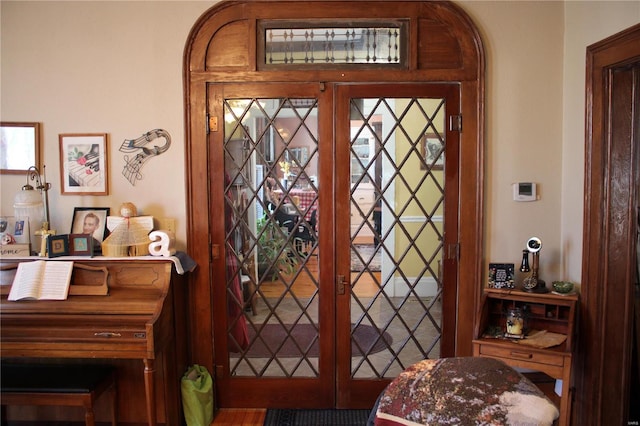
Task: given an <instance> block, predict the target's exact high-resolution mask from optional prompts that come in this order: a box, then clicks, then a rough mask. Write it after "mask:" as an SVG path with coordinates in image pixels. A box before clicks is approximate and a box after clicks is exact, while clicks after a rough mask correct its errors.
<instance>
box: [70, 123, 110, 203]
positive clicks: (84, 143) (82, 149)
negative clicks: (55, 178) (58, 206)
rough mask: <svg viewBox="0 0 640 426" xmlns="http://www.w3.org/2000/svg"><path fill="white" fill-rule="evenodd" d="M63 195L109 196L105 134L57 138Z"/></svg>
mask: <svg viewBox="0 0 640 426" xmlns="http://www.w3.org/2000/svg"><path fill="white" fill-rule="evenodd" d="M59 141H60V188H61V193H62V194H63V195H70V194H72V195H109V174H108V166H109V162H108V161H107V160H108V159H107V153H108V152H109V146H108V140H107V134H106V133H78V134H71V133H67V134H60V135H59Z"/></svg>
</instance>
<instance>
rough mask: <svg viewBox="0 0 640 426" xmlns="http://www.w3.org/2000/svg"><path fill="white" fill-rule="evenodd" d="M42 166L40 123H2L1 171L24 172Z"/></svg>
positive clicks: (0, 130)
mask: <svg viewBox="0 0 640 426" xmlns="http://www.w3.org/2000/svg"><path fill="white" fill-rule="evenodd" d="M31 166H36V167H38V168H39V167H40V123H9V122H4V121H3V122H2V123H1V124H0V173H1V174H23V173H26V171H27V170H29V167H31Z"/></svg>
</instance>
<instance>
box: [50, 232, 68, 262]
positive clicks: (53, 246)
mask: <svg viewBox="0 0 640 426" xmlns="http://www.w3.org/2000/svg"><path fill="white" fill-rule="evenodd" d="M68 255H69V236H68V235H49V236H48V237H47V256H48V257H58V256H68Z"/></svg>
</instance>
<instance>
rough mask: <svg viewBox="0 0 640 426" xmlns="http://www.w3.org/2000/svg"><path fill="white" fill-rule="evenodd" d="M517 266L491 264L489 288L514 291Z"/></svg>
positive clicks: (511, 264)
mask: <svg viewBox="0 0 640 426" xmlns="http://www.w3.org/2000/svg"><path fill="white" fill-rule="evenodd" d="M514 272H515V265H514V264H513V263H489V276H488V287H489V288H507V289H514V288H516V285H515V280H514V279H515V273H514Z"/></svg>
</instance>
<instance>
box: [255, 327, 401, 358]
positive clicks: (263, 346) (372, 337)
mask: <svg viewBox="0 0 640 426" xmlns="http://www.w3.org/2000/svg"><path fill="white" fill-rule="evenodd" d="M285 327H286V329H287V330H290V329H291V327H292V326H291V325H289V324H285V325H284V326H282V325H280V324H267V325H265V326H264V328H263V329H262V331H261V333H260V338H256V333H255V331H254V330H253V327H251V326H249V342H251V343H252V344H251V347H250V348H249V349H248V351H247V353H246V356H247V357H248V358H271V357H272V356H273V355H272V353H273V352H275V351H276V350H277V349H278V347H279V346H280V345H281V344H282V342H283V341H285V338H286V341H285V343H284V344H282V347H281V348H280V349H279V350H278V353H277V355H278V357H279V358H297V357H300V356H301V355H302V352H306V354H307V355H306V356H307V357H317V356H318V355H319V345H318V340H317V326H314V325H312V324H296V325H295V326H293V329H292V330H291V332H290V336H288V337H287V331H286V330H285ZM352 327H353V326H352ZM313 339H316V340H315V342H313V344H312V341H313ZM353 340H355V341H354V342H351V355H352V356H360V355H362V353H363V352H364V353H368V354H374V353H376V352H380V351H382V350H384V349H387V347H389V346H391V344H392V343H393V338H392V337H391V335H390V334H389V333H386V332H385V333H383V335H382V337H381V338H380V333H379V332H378V331H376V329H375V328H374V327H372V326H370V325H359V326H358V327H357V328H356V330H355V332H354V334H353ZM356 343H357V344H356ZM309 345H311V347H310V348H309V350H308V351H307V348H308V347H309ZM299 348H300V349H299ZM361 349H362V350H361Z"/></svg>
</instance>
